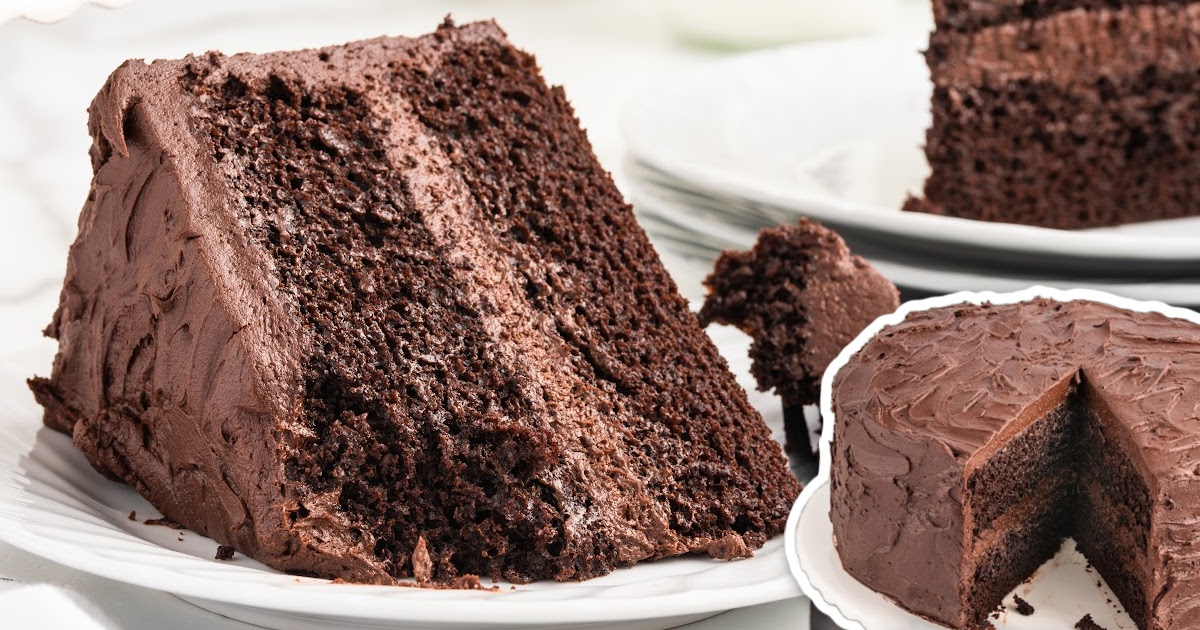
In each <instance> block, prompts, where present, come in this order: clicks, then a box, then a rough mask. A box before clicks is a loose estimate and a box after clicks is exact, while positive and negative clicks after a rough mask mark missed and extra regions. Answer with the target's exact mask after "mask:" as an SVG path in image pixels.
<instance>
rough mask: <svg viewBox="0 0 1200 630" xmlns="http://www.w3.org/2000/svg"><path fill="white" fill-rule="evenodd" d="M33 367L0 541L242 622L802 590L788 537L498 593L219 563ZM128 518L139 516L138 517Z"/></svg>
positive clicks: (4, 393) (599, 621) (4, 396)
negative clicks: (88, 450) (34, 386)
mask: <svg viewBox="0 0 1200 630" xmlns="http://www.w3.org/2000/svg"><path fill="white" fill-rule="evenodd" d="M712 332H713V334H714V338H716V339H717V340H718V344H719V345H720V346H721V348H722V350H724V351H725V354H726V356H727V357H728V358H729V359H731V362H733V363H734V365H735V367H736V369H737V371H738V372H739V376H740V380H741V381H742V382H743V384H749V383H748V380H749V376H748V374H747V372H748V370H747V369H746V367H747V362H748V361H747V359H746V358H745V357H746V341H745V338H744V337H743V336H742V335H741V334H740V333H738V332H736V331H734V330H732V329H727V328H724V327H720V328H715V329H713V331H712ZM29 363H31V362H30V361H29V360H26V359H21V360H0V539H3V540H4V541H6V542H8V543H11V544H13V545H14V546H16V547H19V548H21V549H24V550H26V551H29V552H32V553H34V554H37V555H40V556H43V557H45V558H48V559H50V560H54V561H55V562H59V563H61V564H64V565H67V566H69V567H72V568H75V569H78V570H81V571H86V572H88V573H93V574H95V575H100V576H103V577H107V578H111V579H113V580H118V581H121V582H127V583H131V584H136V585H139V586H144V587H148V588H152V589H157V590H162V591H166V592H169V593H173V594H175V595H178V596H179V597H182V598H184V599H186V600H188V601H190V602H193V603H195V604H197V605H199V606H201V607H204V608H208V609H210V610H213V611H215V612H218V613H220V614H223V615H226V616H229V617H233V618H235V619H240V620H243V621H248V622H250V623H254V624H258V625H262V626H266V627H271V628H289V629H295V628H313V629H316V628H328V627H329V626H330V625H331V624H343V626H341V627H355V628H364V627H365V628H379V627H388V628H446V629H448V628H496V629H498V628H575V627H587V628H607V627H620V628H630V629H639V628H640V629H650V628H667V627H674V626H677V625H681V624H684V623H688V622H691V621H695V620H698V619H703V618H705V617H709V616H712V615H714V614H717V613H719V612H722V611H725V610H730V609H734V608H741V607H744V606H752V605H756V604H762V603H767V602H772V601H778V600H782V599H787V598H791V597H797V596H799V595H800V591H799V589H798V588H797V586H796V583H795V581H794V580H793V579H792V577H791V575H790V573H789V571H788V566H787V561H786V560H785V558H784V551H783V547H784V545H783V540H782V538H781V537H777V538H775V539H773V540H771V541H769V542H768V543H767V545H766V546H765V547H764V548H763V549H761V550H760V551H758V552H757V553H756V554H755V556H754V557H753V558H750V559H747V560H740V561H734V562H722V561H717V560H710V559H707V558H698V557H688V558H677V559H670V560H665V561H661V562H653V563H642V564H639V565H637V566H635V567H633V568H629V569H621V570H618V571H615V572H613V573H612V574H610V575H608V576H605V577H602V578H598V579H595V580H589V581H587V582H568V583H555V582H539V583H535V584H529V585H524V586H518V587H517V588H516V590H510V589H509V585H507V584H501V585H500V586H501V591H500V592H499V593H487V592H468V591H437V590H428V589H416V588H397V587H379V586H362V585H349V584H332V583H329V582H327V581H324V580H317V579H309V578H298V577H295V576H290V575H285V574H283V573H279V572H276V571H273V570H270V569H267V568H266V567H264V566H262V565H260V564H258V563H256V562H253V561H251V560H249V559H247V558H245V557H244V556H242V555H241V554H238V555H237V557H236V558H235V559H234V560H233V561H229V562H220V561H217V560H214V559H213V557H214V555H215V553H216V548H217V546H216V543H215V542H213V541H212V540H211V539H208V538H204V537H202V536H200V535H199V534H195V533H192V532H189V531H184V532H180V531H179V530H176V529H172V528H169V527H163V526H153V525H146V524H144V523H143V521H144V520H145V519H148V518H153V517H157V516H158V512H156V511H155V510H154V509H153V508H152V507H151V506H150V505H149V504H148V503H146V501H145V500H143V499H142V498H141V497H140V496H138V495H137V494H136V493H135V492H134V491H133V490H132V489H130V488H129V487H127V486H125V485H122V484H118V483H114V482H111V481H108V480H106V479H104V478H103V477H101V476H100V475H99V474H98V473H96V472H95V471H94V470H93V469H92V467H91V466H90V465H89V464H88V463H87V462H86V460H85V459H84V458H83V457H82V456H81V455H80V454H79V453H78V451H76V450H75V449H74V448H73V447H72V446H71V443H70V440H69V439H68V438H67V437H66V436H64V435H60V434H58V433H56V432H53V431H50V430H48V429H44V428H41V422H40V419H41V408H40V407H38V406H37V405H36V403H34V402H33V400H32V396H31V395H30V394H29V393H28V391H27V390H26V388H25V386H24V379H25V378H26V377H28V376H30V375H32V374H33V373H34V372H35V371H43V370H44V365H43V364H33V365H30V364H29ZM752 387H753V386H752V385H751V388H752ZM752 400H753V401H755V403H756V404H757V406H759V407H760V408H762V410H763V411H764V414H765V415H767V416H768V417H769V421H770V422H771V423H773V425H774V426H773V428H775V429H778V428H779V424H780V419H781V418H780V416H781V413H780V411H779V407H778V402H777V400H776V399H774V398H773V397H769V396H765V395H761V394H757V395H755V396H753V397H752ZM131 511H135V512H136V513H137V519H136V520H130V519H129V514H130V512H131ZM485 584H486V581H485Z"/></svg>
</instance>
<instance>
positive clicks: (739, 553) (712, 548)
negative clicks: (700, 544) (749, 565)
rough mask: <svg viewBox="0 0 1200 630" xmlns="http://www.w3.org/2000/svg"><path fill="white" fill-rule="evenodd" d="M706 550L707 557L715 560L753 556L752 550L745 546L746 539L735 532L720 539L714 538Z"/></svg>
mask: <svg viewBox="0 0 1200 630" xmlns="http://www.w3.org/2000/svg"><path fill="white" fill-rule="evenodd" d="M706 551H707V552H708V557H710V558H714V559H716V560H736V559H738V558H751V557H753V556H754V552H753V551H751V550H750V548H749V547H747V546H746V541H744V540H742V537H741V536H738V535H737V534H729V535H728V536H725V537H724V538H721V539H720V540H714V541H713V542H712V544H710V545H709V546H708V549H707V550H706Z"/></svg>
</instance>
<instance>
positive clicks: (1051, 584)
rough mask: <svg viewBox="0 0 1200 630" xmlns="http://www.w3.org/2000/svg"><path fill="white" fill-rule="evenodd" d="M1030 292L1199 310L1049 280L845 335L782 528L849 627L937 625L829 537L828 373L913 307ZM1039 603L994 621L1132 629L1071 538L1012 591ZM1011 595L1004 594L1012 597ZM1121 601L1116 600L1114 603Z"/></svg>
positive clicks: (819, 598)
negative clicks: (888, 594)
mask: <svg viewBox="0 0 1200 630" xmlns="http://www.w3.org/2000/svg"><path fill="white" fill-rule="evenodd" d="M1035 297H1047V298H1051V299H1055V300H1060V301H1071V300H1094V301H1097V302H1104V303H1107V304H1111V305H1113V306H1117V307H1119V308H1124V309H1128V310H1132V311H1139V312H1157V313H1162V314H1163V315H1166V316H1168V317H1174V318H1178V319H1184V320H1187V321H1191V322H1194V323H1197V324H1200V313H1197V312H1195V311H1190V310H1187V309H1182V308H1176V307H1171V306H1167V305H1165V304H1162V303H1160V302H1149V301H1135V300H1129V299H1126V298H1122V297H1118V296H1115V295H1111V294H1108V293H1104V292H1101V291H1090V290H1084V289H1075V290H1070V291H1060V290H1056V289H1051V288H1047V287H1032V288H1029V289H1026V290H1024V291H1017V292H1013V293H991V292H977V293H976V292H961V293H954V294H951V295H943V296H939V297H934V298H929V299H926V300H915V301H912V302H906V303H904V304H902V305H900V308H899V310H897V311H896V312H895V313H891V314H889V315H884V316H882V317H880V318H878V319H876V320H875V322H874V323H872V324H871V325H870V326H868V327H867V328H866V330H864V331H863V332H862V333H861V334H859V336H858V337H857V338H855V339H854V341H852V342H850V344H849V345H847V346H846V347H845V348H844V349H843V350H842V352H841V354H839V355H838V356H837V357H836V358H835V359H834V360H833V361H832V362H831V363H830V364H829V367H828V368H827V369H826V371H825V377H824V378H823V379H822V381H821V413H822V416H823V417H824V418H826V419H827V420H826V422H825V425H824V430H823V432H822V434H821V441H820V452H821V468H820V471H819V472H818V474H817V477H816V478H815V479H813V481H812V483H810V484H809V485H808V486H807V487H806V488H805V489H804V492H802V493H800V498H798V499H797V500H796V505H795V507H793V508H792V513H791V516H790V517H789V519H788V526H787V532H786V533H785V534H784V540H785V544H786V546H787V559H788V565H789V567H790V568H791V570H792V574H793V575H795V576H796V581H797V582H798V583H799V584H800V588H801V589H802V590H803V591H804V593H805V594H806V595H808V596H809V598H810V599H812V603H813V605H815V606H816V607H817V608H819V609H820V610H821V611H822V612H824V613H825V614H826V615H828V616H829V617H830V618H831V619H833V620H834V621H835V622H836V623H837V624H838V625H839V626H841V627H843V628H847V629H848V630H933V629H935V628H940V627H941V626H938V625H936V624H933V623H930V622H929V621H926V620H924V619H921V618H920V617H917V616H916V615H913V614H912V613H909V612H908V611H906V610H904V609H903V608H901V607H900V606H898V605H896V604H894V603H892V602H891V601H890V600H888V599H887V598H885V597H883V596H882V595H880V594H878V593H876V592H874V591H872V590H870V589H869V588H867V587H865V586H863V585H862V584H860V583H859V582H858V581H857V580H855V579H854V578H853V577H851V576H850V575H849V574H848V573H847V572H846V571H845V569H844V568H842V563H841V560H840V559H839V558H838V556H837V551H836V548H835V546H834V540H833V524H832V523H831V522H830V517H829V508H830V503H829V467H830V464H831V455H830V453H831V444H832V441H833V427H834V424H835V423H836V420H835V415H834V413H833V404H832V402H833V387H832V386H833V379H834V378H835V377H836V375H837V373H838V371H839V370H840V369H841V368H842V367H843V366H845V365H846V362H847V361H849V360H850V357H852V356H854V354H855V353H857V352H858V351H859V350H860V349H862V347H863V346H864V345H866V343H867V341H869V340H870V339H871V338H872V337H874V336H875V335H876V334H877V333H878V332H879V331H880V330H882V329H883V328H884V327H886V326H891V325H894V324H898V323H900V322H902V321H904V318H905V317H906V316H907V315H908V314H909V313H912V312H916V311H922V310H928V309H931V308H937V307H941V306H949V305H951V304H961V303H964V302H967V303H972V304H981V303H984V302H990V303H992V304H1012V303H1016V302H1023V301H1027V300H1030V299H1033V298H1035ZM1015 592H1016V593H1017V594H1019V595H1020V596H1021V597H1022V598H1023V599H1025V600H1026V601H1028V602H1029V603H1030V604H1032V605H1033V607H1034V608H1035V609H1036V612H1035V613H1034V614H1033V615H1032V616H1030V617H1022V616H1021V615H1018V614H1015V613H1011V612H1005V613H1004V614H1003V615H1002V616H1001V618H1000V619H999V620H997V621H996V624H997V626H999V627H1001V628H1013V629H1020V630H1025V629H1031V630H1032V629H1035V628H1036V629H1038V630H1056V629H1059V628H1062V629H1063V630H1067V629H1069V628H1072V627H1074V624H1075V622H1077V621H1079V619H1080V618H1081V617H1082V616H1083V615H1084V614H1090V615H1092V618H1093V619H1094V620H1095V621H1096V622H1097V623H1098V624H1100V625H1101V626H1102V627H1105V628H1108V629H1109V630H1137V626H1135V625H1134V624H1133V622H1132V620H1130V619H1129V616H1128V615H1127V614H1125V613H1124V612H1123V611H1122V610H1120V609H1118V608H1117V607H1116V606H1117V605H1114V604H1111V603H1109V602H1110V601H1111V602H1116V597H1115V596H1113V594H1112V592H1111V591H1110V590H1108V587H1107V586H1106V585H1104V582H1103V579H1102V578H1101V577H1100V576H1099V574H1097V573H1095V572H1094V571H1091V570H1089V569H1087V562H1086V561H1085V559H1084V558H1083V556H1082V555H1080V554H1079V553H1078V552H1076V551H1074V545H1073V544H1072V543H1070V542H1068V544H1067V545H1066V546H1064V549H1063V551H1061V552H1060V553H1059V555H1058V556H1056V557H1055V558H1054V559H1052V560H1051V561H1050V562H1048V563H1047V564H1046V565H1044V566H1043V567H1042V568H1041V569H1039V570H1038V572H1037V573H1036V574H1035V575H1034V576H1033V578H1032V579H1030V580H1028V581H1027V582H1026V583H1024V584H1022V585H1021V586H1019V587H1017V590H1016V591H1015ZM1011 597H1012V595H1011V594H1010V595H1009V600H1008V601H1010V602H1011ZM1118 605H1119V604H1118Z"/></svg>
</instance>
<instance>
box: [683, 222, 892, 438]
mask: <svg viewBox="0 0 1200 630" xmlns="http://www.w3.org/2000/svg"><path fill="white" fill-rule="evenodd" d="M704 286H705V287H707V288H708V291H709V294H708V296H707V297H706V298H705V300H704V306H703V307H702V308H701V309H700V323H701V325H704V326H707V325H709V324H713V323H717V324H726V325H731V326H736V327H737V328H738V329H740V330H741V331H742V332H744V333H746V334H747V335H750V336H751V337H753V338H754V342H753V343H752V344H751V345H750V360H751V367H750V372H751V373H752V374H753V375H754V378H755V381H756V382H757V384H758V389H759V390H761V391H768V390H774V391H775V393H776V394H778V395H779V397H780V399H781V402H782V403H783V416H784V432H785V435H786V438H787V448H788V450H789V451H791V452H794V453H801V452H808V453H811V452H812V451H813V446H812V444H811V442H810V437H809V430H808V422H807V419H806V418H805V416H804V409H803V408H804V405H815V404H816V403H817V402H818V399H819V397H820V389H821V377H822V376H824V374H825V368H826V367H828V366H829V363H830V361H832V360H833V358H834V357H836V356H837V354H838V353H839V352H841V350H842V348H843V347H845V346H846V344H848V343H849V342H850V341H851V340H852V339H854V337H855V336H857V335H858V333H860V332H862V330H863V329H864V328H866V327H867V325H868V324H870V323H871V322H872V321H874V320H875V318H876V317H878V316H880V315H883V314H885V313H890V312H892V311H894V310H896V308H897V307H898V306H899V305H900V294H899V293H898V292H897V291H896V287H895V285H893V284H892V283H891V281H889V280H888V279H887V278H885V277H883V276H882V275H881V274H880V273H879V272H878V271H876V270H875V268H874V267H872V266H871V264H870V263H868V262H867V261H866V260H864V259H863V258H861V257H859V256H855V255H853V254H852V253H851V252H850V249H849V248H848V247H847V246H846V242H845V241H843V240H842V237H841V236H839V235H838V234H837V233H836V232H834V231H833V230H831V229H829V228H827V227H825V226H823V225H821V224H820V223H817V222H816V221H811V220H809V219H801V220H800V222H799V224H797V225H782V226H779V227H774V228H770V229H766V230H763V231H762V232H760V233H759V235H758V240H757V241H756V242H755V244H754V247H753V248H752V249H750V250H749V251H734V250H730V251H726V252H723V253H722V254H721V256H720V258H718V259H717V261H716V263H715V265H714V266H713V272H712V274H711V275H709V276H708V278H706V279H705V280H704Z"/></svg>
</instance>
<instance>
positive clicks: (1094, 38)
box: [927, 3, 1200, 92]
mask: <svg viewBox="0 0 1200 630" xmlns="http://www.w3.org/2000/svg"><path fill="white" fill-rule="evenodd" d="M1198 24H1200V3H1179V4H1175V3H1172V4H1166V5H1163V6H1159V5H1151V4H1144V5H1137V6H1128V7H1123V8H1119V9H1099V10H1094V11H1088V10H1084V9H1075V10H1071V11H1067V12H1064V13H1057V14H1054V15H1052V16H1050V17H1047V18H1045V19H1040V20H1035V21H1032V22H1028V23H1017V24H1001V25H998V26H992V27H988V28H984V29H982V30H980V31H978V32H973V33H966V34H964V33H957V32H953V31H941V30H939V31H936V32H934V33H933V34H932V35H931V36H930V40H929V51H928V53H927V57H928V59H929V65H930V68H931V69H932V73H931V74H932V78H933V82H934V85H935V86H937V87H945V86H955V87H964V86H977V87H983V88H992V89H995V90H1003V89H1011V85H1010V84H1011V83H1013V82H1030V83H1045V84H1049V85H1053V86H1056V87H1058V88H1061V89H1062V90H1064V91H1066V92H1074V91H1083V92H1092V91H1094V90H1096V89H1097V88H1098V87H1100V85H1099V84H1101V83H1105V82H1107V83H1115V84H1118V85H1120V84H1123V83H1125V82H1126V81H1128V80H1129V79H1130V78H1133V77H1136V76H1137V75H1139V74H1142V73H1143V72H1147V71H1149V72H1153V73H1154V74H1155V75H1157V76H1160V77H1165V76H1171V75H1173V74H1176V73H1187V72H1194V71H1195V70H1196V69H1197V68H1200V39H1198V38H1197V37H1196V34H1195V33H1196V26H1197V25H1198Z"/></svg>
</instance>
